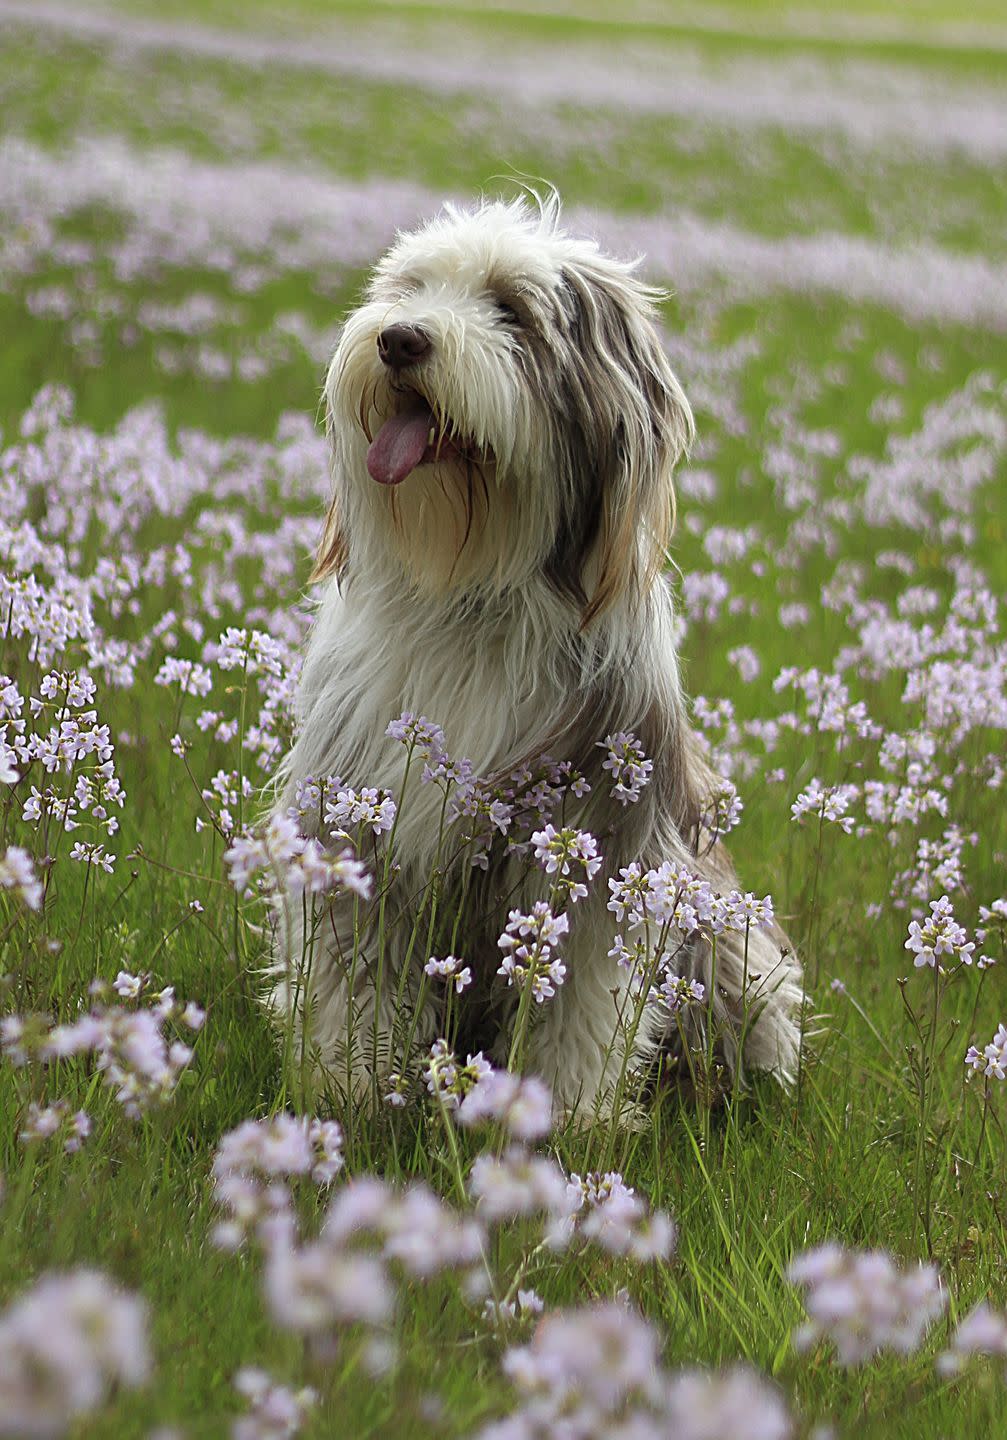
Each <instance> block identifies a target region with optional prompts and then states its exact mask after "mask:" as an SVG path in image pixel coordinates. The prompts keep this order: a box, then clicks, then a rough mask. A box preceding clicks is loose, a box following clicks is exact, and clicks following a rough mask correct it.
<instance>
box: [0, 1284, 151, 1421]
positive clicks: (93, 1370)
mask: <svg viewBox="0 0 1007 1440" xmlns="http://www.w3.org/2000/svg"><path fill="white" fill-rule="evenodd" d="M149 1374H150V1354H149V1350H148V1344H147V1308H146V1306H145V1305H144V1303H143V1301H142V1300H139V1299H137V1297H136V1296H134V1295H129V1294H127V1293H126V1292H125V1291H124V1290H120V1289H119V1288H118V1286H116V1285H114V1284H113V1283H112V1282H111V1281H110V1280H109V1279H108V1278H107V1277H106V1276H105V1275H102V1274H100V1273H99V1272H98V1271H96V1270H75V1271H71V1272H70V1273H68V1274H55V1273H53V1274H49V1275H43V1277H42V1278H41V1279H40V1280H38V1281H37V1282H36V1283H35V1285H34V1286H33V1287H32V1288H31V1290H29V1291H27V1292H26V1293H25V1294H23V1295H21V1296H20V1297H19V1298H18V1299H17V1300H15V1301H13V1303H12V1304H10V1305H9V1306H8V1307H7V1309H6V1310H4V1311H2V1312H0V1434H4V1435H11V1436H14V1435H34V1436H42V1437H49V1436H51V1437H53V1440H55V1437H56V1436H59V1435H64V1434H66V1433H67V1431H68V1430H69V1429H70V1427H71V1426H72V1425H74V1423H75V1422H76V1421H77V1420H79V1419H82V1418H83V1417H85V1416H87V1415H90V1414H92V1413H93V1412H94V1411H95V1410H98V1409H100V1407H101V1406H102V1405H104V1404H105V1403H106V1402H107V1401H108V1399H109V1398H110V1397H111V1395H112V1393H113V1391H114V1390H116V1389H117V1388H119V1387H120V1386H121V1387H124V1388H127V1389H135V1388H136V1387H138V1386H140V1385H142V1384H143V1383H144V1382H145V1381H146V1380H147V1378H148V1376H149Z"/></svg>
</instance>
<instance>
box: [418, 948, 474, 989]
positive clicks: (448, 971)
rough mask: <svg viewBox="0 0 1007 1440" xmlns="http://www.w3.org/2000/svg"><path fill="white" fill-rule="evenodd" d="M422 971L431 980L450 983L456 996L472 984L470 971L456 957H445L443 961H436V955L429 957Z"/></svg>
mask: <svg viewBox="0 0 1007 1440" xmlns="http://www.w3.org/2000/svg"><path fill="white" fill-rule="evenodd" d="M423 970H424V973H425V974H427V975H429V976H430V978H431V979H432V980H444V981H445V982H450V984H451V985H453V986H454V990H455V994H456V995H460V994H461V993H462V991H463V990H467V989H468V987H469V986H470V985H471V984H472V971H471V969H470V968H469V966H468V965H465V964H464V963H463V962H462V961H461V960H459V959H458V957H457V955H445V957H444V959H443V960H438V958H437V956H436V955H431V957H430V959H429V960H428V961H427V963H426V964H425V965H424V967H423Z"/></svg>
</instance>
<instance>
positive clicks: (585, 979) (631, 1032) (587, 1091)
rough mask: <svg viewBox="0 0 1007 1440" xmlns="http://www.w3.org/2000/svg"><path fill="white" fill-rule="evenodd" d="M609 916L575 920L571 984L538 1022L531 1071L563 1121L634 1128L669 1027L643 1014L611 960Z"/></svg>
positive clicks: (568, 950) (649, 1010)
mask: <svg viewBox="0 0 1007 1440" xmlns="http://www.w3.org/2000/svg"><path fill="white" fill-rule="evenodd" d="M606 918H607V917H606V916H605V912H604V911H603V910H600V911H598V912H596V913H594V914H592V913H591V912H590V911H587V913H582V914H578V915H577V916H576V918H575V922H574V927H573V928H572V931H571V934H570V937H569V940H568V941H567V943H566V945H565V947H564V961H565V964H566V979H565V982H564V984H563V985H562V986H561V987H560V988H559V989H558V990H557V992H556V994H555V995H554V996H553V998H552V999H551V1000H548V1001H546V1002H545V1005H544V1006H543V1012H544V1013H542V1014H541V1015H537V1016H535V1021H536V1023H535V1024H534V1025H533V1026H532V1029H531V1035H530V1038H529V1045H528V1060H527V1065H526V1069H527V1070H528V1072H529V1073H530V1074H534V1075H538V1076H539V1077H540V1078H541V1079H542V1080H544V1081H545V1082H546V1084H547V1085H549V1086H550V1088H551V1089H552V1093H553V1100H554V1104H555V1107H556V1112H557V1119H558V1120H559V1119H572V1120H573V1121H574V1123H576V1124H578V1125H582V1126H583V1125H590V1124H591V1123H592V1121H593V1120H594V1119H596V1118H597V1119H605V1120H608V1119H611V1118H615V1119H617V1120H618V1121H620V1122H622V1123H630V1124H632V1123H633V1121H634V1117H635V1114H636V1097H637V1093H638V1090H639V1079H640V1077H639V1073H638V1072H639V1070H640V1068H641V1067H642V1066H645V1065H646V1064H647V1062H648V1060H649V1058H650V1057H651V1055H652V1054H653V1052H654V1049H655V1046H656V1044H657V1043H658V1040H659V1036H660V1029H661V1022H660V1018H659V1016H658V1015H656V1014H655V1013H654V1009H653V1007H650V1006H648V1007H646V1008H641V1007H640V1005H639V1002H638V1000H637V998H636V996H635V995H634V994H633V992H632V990H631V986H630V977H629V975H628V974H627V972H626V971H625V970H623V969H621V968H620V967H619V966H618V965H617V964H616V962H615V961H614V960H613V959H612V958H611V956H610V955H609V954H608V951H607V948H606V945H607V938H608V929H609V927H608V926H607V925H606V924H605V919H606Z"/></svg>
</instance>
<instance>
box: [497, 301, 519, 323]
mask: <svg viewBox="0 0 1007 1440" xmlns="http://www.w3.org/2000/svg"><path fill="white" fill-rule="evenodd" d="M494 303H495V305H496V311H497V316H498V318H499V320H500V323H501V324H502V325H515V326H517V325H520V324H521V317H520V315H519V314H518V313H517V311H516V310H515V309H514V306H513V305H508V304H507V301H506V300H497V301H495V302H494Z"/></svg>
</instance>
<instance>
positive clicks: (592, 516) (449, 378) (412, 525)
mask: <svg viewBox="0 0 1007 1440" xmlns="http://www.w3.org/2000/svg"><path fill="white" fill-rule="evenodd" d="M656 298H657V292H655V291H654V290H652V289H651V288H650V287H648V286H647V285H645V284H644V283H643V282H642V281H641V280H640V279H639V278H638V277H637V275H636V267H635V265H634V264H631V263H626V262H623V261H619V260H613V259H610V258H609V257H607V256H605V255H603V254H602V253H601V252H600V251H599V249H598V247H597V246H596V245H595V244H594V243H593V242H591V241H587V240H580V239H576V238H573V237H571V236H569V235H567V234H566V233H565V232H564V231H563V230H561V229H560V227H559V206H558V203H557V202H556V201H555V200H553V199H549V200H546V201H544V202H541V203H539V204H537V205H532V204H530V203H528V202H527V201H525V200H520V201H516V202H512V203H504V202H500V201H496V202H484V203H483V204H481V205H479V206H477V207H476V208H474V209H472V210H463V209H458V208H456V207H454V206H451V205H449V206H447V207H446V208H445V209H444V211H443V212H442V214H440V215H439V216H438V217H437V218H436V219H434V220H433V221H431V222H430V223H429V224H427V225H425V226H423V227H422V228H421V229H418V230H415V231H413V232H411V233H409V234H405V235H400V236H399V238H398V239H397V241H396V243H395V244H394V245H393V247H392V248H391V250H389V252H388V253H387V254H386V255H385V256H384V257H383V259H382V260H381V261H379V263H378V265H377V267H376V269H375V271H374V274H373V277H372V279H371V282H370V286H369V289H368V292H367V296H366V299H365V302H364V304H363V305H361V307H360V308H359V309H358V310H356V311H355V312H354V313H353V314H351V315H350V317H349V318H348V320H347V322H346V325H345V327H344V329H343V333H342V337H341V339H340V342H339V346H338V348H337V350H336V353H335V355H334V357H333V360H332V364H331V366H330V368H329V373H328V377H327V380H326V400H327V406H328V424H329V431H330V435H331V437H332V442H333V461H334V471H335V483H336V492H335V497H334V500H333V505H332V509H331V511H330V514H329V519H328V524H327V527H326V533H325V537H324V539H323V542H322V547H321V549H320V551H319V557H318V563H317V567H316V577H319V578H320V577H322V576H324V575H328V574H332V573H340V572H342V571H343V570H346V569H348V571H349V574H350V575H351V576H352V575H353V573H355V571H356V570H357V569H358V568H360V567H364V566H373V565H379V566H382V567H383V566H385V565H387V564H388V562H389V560H391V561H392V563H394V564H395V565H397V566H400V567H401V568H402V569H403V570H404V572H405V574H406V575H407V576H408V577H409V579H410V580H411V582H412V583H413V584H414V585H415V586H416V587H417V589H420V590H424V591H434V592H437V591H447V590H452V589H471V590H484V591H486V590H489V591H500V590H504V589H506V588H508V587H510V586H514V585H518V584H522V583H525V582H526V581H527V580H528V579H529V578H530V577H531V576H532V575H534V574H540V575H544V576H545V577H546V578H547V579H548V581H549V582H550V584H551V585H552V586H553V587H554V588H555V589H556V590H557V591H558V592H560V593H561V594H563V595H564V596H566V597H568V598H569V600H570V601H571V602H573V603H574V604H576V605H577V606H579V608H580V611H581V615H582V621H583V623H585V624H586V623H588V622H590V620H591V619H593V618H594V617H595V616H596V615H598V614H600V613H601V612H602V611H604V610H605V609H606V608H608V607H609V606H610V605H612V604H613V603H614V602H615V601H616V600H617V599H619V598H620V597H622V596H626V595H632V594H633V593H634V592H635V593H638V592H639V591H640V589H641V588H642V587H643V586H644V585H645V584H646V583H648V580H649V578H650V577H652V575H653V573H654V572H655V570H656V568H657V567H658V566H659V564H660V562H661V557H662V556H663V554H664V549H665V546H666V544H667V541H668V538H669V535H670V529H671V523H672V516H673V490H672V470H673V468H674V465H675V462H676V460H677V459H678V457H679V455H680V454H681V452H682V450H683V448H684V447H685V446H686V445H687V444H688V442H689V440H690V438H691V436H692V415H691V412H690V410H689V405H688V402H687V401H686V398H685V396H684V394H683V393H682V389H681V387H680V385H679V383H678V381H677V380H676V378H675V376H674V374H673V373H672V371H671V368H670V366H669V364H668V361H667V358H666V356H665V353H664V350H663V348H662V346H661V343H660V340H659V338H658V335H657V332H656V329H655V324H654V303H655V299H656Z"/></svg>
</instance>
